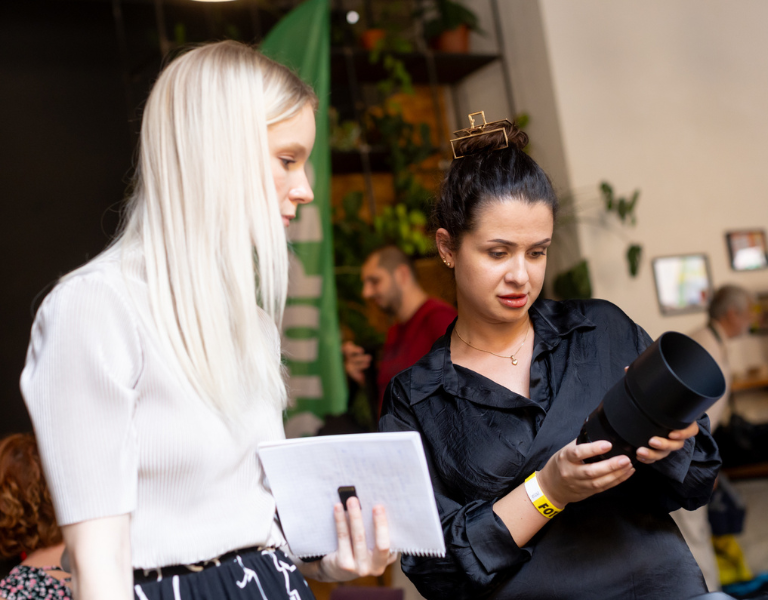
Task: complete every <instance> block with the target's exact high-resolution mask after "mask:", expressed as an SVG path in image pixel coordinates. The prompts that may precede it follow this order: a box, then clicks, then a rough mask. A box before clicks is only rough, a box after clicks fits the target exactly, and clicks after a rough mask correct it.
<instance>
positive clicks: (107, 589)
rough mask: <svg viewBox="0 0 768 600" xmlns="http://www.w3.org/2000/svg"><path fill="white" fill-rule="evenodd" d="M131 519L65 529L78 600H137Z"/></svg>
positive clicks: (111, 519)
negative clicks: (134, 582) (134, 584)
mask: <svg viewBox="0 0 768 600" xmlns="http://www.w3.org/2000/svg"><path fill="white" fill-rule="evenodd" d="M130 519H131V517H130V515H127V514H126V515H118V516H116V517H103V518H101V519H91V520H88V521H82V522H81V523H75V524H73V525H65V526H63V527H62V528H61V531H62V533H63V535H64V543H65V544H66V545H67V551H68V553H69V560H70V566H71V569H72V597H73V598H74V599H75V600H103V599H104V598H110V600H133V571H132V569H131V535H130V523H131V521H130Z"/></svg>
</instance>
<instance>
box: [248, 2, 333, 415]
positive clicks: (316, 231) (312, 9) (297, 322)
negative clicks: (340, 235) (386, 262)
mask: <svg viewBox="0 0 768 600" xmlns="http://www.w3.org/2000/svg"><path fill="white" fill-rule="evenodd" d="M261 51H262V52H264V54H266V55H267V56H269V57H271V58H273V59H275V60H276V61H278V62H280V63H282V64H284V65H287V66H289V67H291V68H292V69H294V71H296V72H297V73H298V74H299V76H300V77H301V78H302V79H303V80H304V81H306V82H307V83H309V84H310V85H311V86H312V87H313V88H314V90H315V93H316V94H317V97H318V98H319V99H320V107H319V109H318V111H317V118H316V121H317V138H316V139H315V147H314V149H313V151H312V155H311V156H310V159H309V164H308V167H307V168H308V171H309V179H310V182H311V183H312V189H313V191H314V194H315V200H314V202H312V203H310V204H306V205H303V206H301V207H300V208H299V212H298V216H297V218H296V219H295V220H294V221H293V222H292V223H291V226H290V228H289V238H290V239H291V246H292V249H293V253H292V254H293V255H292V257H291V273H290V286H289V290H288V297H289V298H288V306H287V307H286V311H285V319H284V327H283V354H284V356H285V360H286V363H287V365H288V370H289V372H290V378H289V390H290V394H291V398H292V399H293V401H294V404H295V406H294V408H293V409H292V410H291V414H293V415H296V414H297V413H304V412H311V413H314V414H315V415H317V416H319V417H322V416H323V415H326V414H329V413H332V414H338V413H341V412H344V411H345V410H346V408H347V382H346V377H345V375H344V365H343V363H342V358H341V336H340V332H339V321H338V311H337V306H336V284H335V279H334V265H333V240H332V237H331V236H332V230H331V150H330V144H329V122H328V103H329V98H330V92H331V20H330V7H329V0H307V1H306V2H304V3H303V4H301V5H300V6H298V7H297V8H295V9H294V10H292V11H291V12H290V13H288V14H287V15H286V16H285V17H284V18H283V19H282V20H281V21H280V22H279V23H278V24H277V25H276V26H275V27H274V28H273V29H272V30H271V31H270V32H269V34H268V35H267V37H266V38H265V39H264V42H263V43H262V45H261Z"/></svg>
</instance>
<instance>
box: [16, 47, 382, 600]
mask: <svg viewBox="0 0 768 600" xmlns="http://www.w3.org/2000/svg"><path fill="white" fill-rule="evenodd" d="M316 107H317V100H316V98H315V95H314V93H313V92H312V90H311V89H310V88H309V87H308V86H307V85H305V84H304V83H303V82H302V81H301V80H299V79H298V78H297V77H296V76H295V75H294V74H293V73H291V72H290V71H289V70H288V69H286V68H285V67H283V66H281V65H279V64H277V63H275V62H273V61H271V60H269V59H267V58H265V57H264V56H262V55H261V54H259V53H258V52H256V51H254V50H253V49H251V48H249V47H247V46H244V45H242V44H237V43H234V42H222V43H217V44H211V45H208V46H203V47H200V48H197V49H195V50H192V51H190V52H188V53H186V54H184V55H183V56H181V57H179V58H177V59H176V60H174V61H173V62H172V63H171V64H170V65H169V66H168V67H167V68H166V69H165V71H164V72H163V73H162V74H161V75H160V77H159V79H158V81H157V83H156V84H155V86H154V88H153V90H152V92H151V94H150V97H149V100H148V102H147V105H146V109H145V112H144V118H143V122H142V129H141V142H140V146H141V152H140V162H139V166H138V173H137V177H136V181H135V188H134V189H135V191H134V192H133V194H132V197H131V198H130V203H129V207H128V210H127V214H126V217H125V223H124V227H123V229H122V231H121V233H120V235H119V236H118V237H117V239H116V241H115V242H114V243H113V244H112V245H111V247H110V248H109V249H108V250H106V251H105V252H104V253H102V254H101V255H100V256H98V257H97V258H95V259H94V260H92V261H91V262H89V263H87V264H86V265H84V266H82V267H81V268H79V269H78V270H76V271H74V272H73V273H70V274H69V275H67V276H66V277H65V278H63V279H62V281H61V282H60V283H59V284H58V285H57V286H56V288H55V289H54V290H53V291H52V292H51V293H50V294H49V295H48V297H47V298H46V299H45V301H44V302H43V304H42V306H41V307H40V310H39V311H38V314H37V317H36V320H35V324H34V326H33V329H32V337H31V342H30V347H29V352H28V356H27V364H26V367H25V369H24V372H23V374H22V379H21V385H22V391H23V394H24V397H25V400H26V403H27V406H28V408H29V411H30V414H31V415H32V419H33V422H34V425H35V430H36V432H37V436H38V441H39V445H40V451H41V455H42V458H43V464H44V467H45V472H46V476H47V478H48V481H49V484H50V489H51V494H52V496H53V501H54V506H55V509H56V514H57V517H58V521H59V523H60V525H61V526H62V531H63V534H64V541H65V542H66V545H67V548H68V550H69V552H70V554H71V566H72V575H73V580H72V583H73V589H74V595H75V598H77V599H78V600H92V599H104V598H110V599H115V600H123V599H126V600H127V599H128V598H130V597H131V595H132V594H134V597H135V598H138V599H139V600H145V599H148V600H155V599H165V598H173V599H174V600H179V599H184V598H195V599H207V598H238V599H239V598H242V599H244V600H245V599H249V598H258V599H264V598H270V599H272V598H291V599H292V600H296V599H298V598H311V597H312V594H311V592H310V591H309V588H308V587H307V586H306V582H305V581H304V579H303V578H302V574H303V575H307V576H310V577H315V578H318V579H325V580H332V579H337V580H340V579H351V578H354V577H356V576H359V575H365V574H379V573H381V572H382V571H383V569H384V568H385V567H386V565H387V564H388V562H391V560H392V557H390V556H389V542H388V535H387V528H386V516H385V514H384V511H383V508H381V507H375V508H374V521H375V523H376V537H377V539H376V544H375V545H376V550H374V551H373V552H369V551H368V549H367V546H366V544H365V539H364V533H362V535H361V532H362V531H363V530H362V515H361V512H360V507H359V505H358V504H357V503H356V500H354V499H353V500H350V502H349V505H348V508H349V524H348V523H347V519H346V517H345V514H344V510H343V508H342V506H341V504H339V505H337V506H336V507H335V513H334V517H335V519H336V524H337V531H338V535H339V550H338V551H337V552H335V553H333V554H332V555H329V556H326V557H324V558H323V559H322V560H321V561H317V562H310V563H306V564H302V563H299V564H298V569H297V566H296V564H295V563H294V562H293V561H292V560H291V558H289V557H288V556H287V555H286V554H284V553H283V551H282V550H281V549H280V548H281V547H283V546H284V545H285V540H284V538H283V536H282V533H281V530H280V526H279V523H278V522H277V521H276V519H275V503H274V500H273V498H272V496H271V494H270V492H269V489H268V488H267V487H266V486H265V483H264V481H263V477H262V473H261V470H260V467H259V462H258V457H257V454H256V448H257V444H258V443H259V442H262V441H265V440H273V439H278V438H282V437H283V436H284V433H283V429H282V411H283V409H284V408H285V405H286V391H285V385H284V382H283V377H282V367H281V359H280V336H279V328H280V324H281V319H282V314H283V308H284V305H285V298H286V289H287V277H288V251H287V247H286V238H285V232H284V226H285V225H287V224H288V223H289V222H290V220H291V219H292V218H293V217H294V216H295V215H296V209H297V207H298V205H300V204H304V203H307V202H311V201H312V199H313V195H312V190H311V188H310V185H309V182H308V181H307V177H306V174H305V165H306V161H307V160H308V158H309V154H310V152H311V150H312V146H313V144H314V138H315V122H314V110H315V109H316ZM329 518H330V516H329ZM350 530H351V532H350ZM353 539H354V540H355V541H354V542H353V541H352V540H353ZM297 562H298V561H297Z"/></svg>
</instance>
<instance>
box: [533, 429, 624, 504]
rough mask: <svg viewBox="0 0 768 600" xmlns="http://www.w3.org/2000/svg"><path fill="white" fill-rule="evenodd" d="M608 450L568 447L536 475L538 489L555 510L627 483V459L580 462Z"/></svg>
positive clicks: (604, 446) (602, 444)
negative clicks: (539, 488)
mask: <svg viewBox="0 0 768 600" xmlns="http://www.w3.org/2000/svg"><path fill="white" fill-rule="evenodd" d="M610 449H611V443H610V442H606V441H599V442H592V443H589V444H578V445H577V444H576V440H573V441H572V442H571V443H570V444H568V445H567V446H565V447H564V448H562V449H560V450H559V451H557V452H556V453H555V454H554V455H552V457H551V458H550V459H549V460H548V461H547V464H546V465H545V466H544V468H543V469H542V470H541V471H540V472H539V474H538V480H539V486H540V487H541V490H542V491H543V492H544V494H545V495H546V496H547V498H549V500H550V501H551V502H552V503H554V504H555V506H556V507H557V508H560V509H562V508H564V507H565V505H566V504H568V503H569V502H578V501H579V500H584V499H585V498H589V497H590V496H592V495H594V494H598V493H600V492H604V491H605V490H607V489H610V488H612V487H614V486H617V485H619V484H620V483H622V482H624V481H626V480H627V479H629V478H630V477H631V476H632V474H633V473H634V472H635V469H634V467H633V466H632V461H631V460H629V458H628V457H627V456H614V457H612V458H609V459H606V460H601V461H600V462H596V463H584V462H583V461H584V459H587V458H592V457H593V456H600V455H601V454H605V453H606V452H608V450H610Z"/></svg>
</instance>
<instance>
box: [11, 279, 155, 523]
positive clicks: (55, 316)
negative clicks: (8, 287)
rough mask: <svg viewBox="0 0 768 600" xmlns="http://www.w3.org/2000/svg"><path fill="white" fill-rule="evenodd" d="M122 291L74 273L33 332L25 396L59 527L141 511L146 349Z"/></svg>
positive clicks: (38, 318)
mask: <svg viewBox="0 0 768 600" xmlns="http://www.w3.org/2000/svg"><path fill="white" fill-rule="evenodd" d="M124 290H125V288H124V287H123V288H121V286H120V285H116V283H115V282H112V281H109V280H108V278H107V276H105V275H104V274H102V273H101V272H99V271H95V272H93V271H92V272H89V273H84V274H76V275H74V276H72V277H71V278H70V279H67V280H66V281H64V282H63V283H60V284H59V285H58V286H57V287H56V288H55V289H54V291H53V292H52V293H51V294H49V296H48V297H47V298H46V299H45V301H44V302H43V305H42V306H41V307H40V310H39V311H38V313H37V316H36V318H35V323H34V325H33V328H32V334H31V340H30V345H29V350H28V353H27V362H26V365H25V367H24V371H23V373H22V376H21V389H22V394H23V395H24V399H25V402H26V404H27V408H28V410H29V413H30V416H31V417H32V422H33V424H34V427H35V432H36V434H37V439H38V446H39V448H40V454H41V457H42V461H43V467H44V470H45V474H46V479H47V481H48V486H49V488H50V490H51V495H52V498H53V503H54V507H55V510H56V516H57V520H58V522H59V524H60V525H68V524H71V523H77V522H80V521H85V520H89V519H94V518H99V517H105V516H114V515H120V514H125V513H130V512H132V511H133V510H134V509H135V507H136V490H137V480H138V446H137V439H136V430H135V426H134V422H133V416H134V412H135V408H136V402H137V400H138V393H137V391H136V386H137V384H138V380H139V378H140V375H141V371H142V348H141V342H140V338H139V334H138V329H137V326H136V323H135V320H134V318H133V315H132V313H131V310H130V307H129V303H130V299H129V298H128V296H127V291H124Z"/></svg>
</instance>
